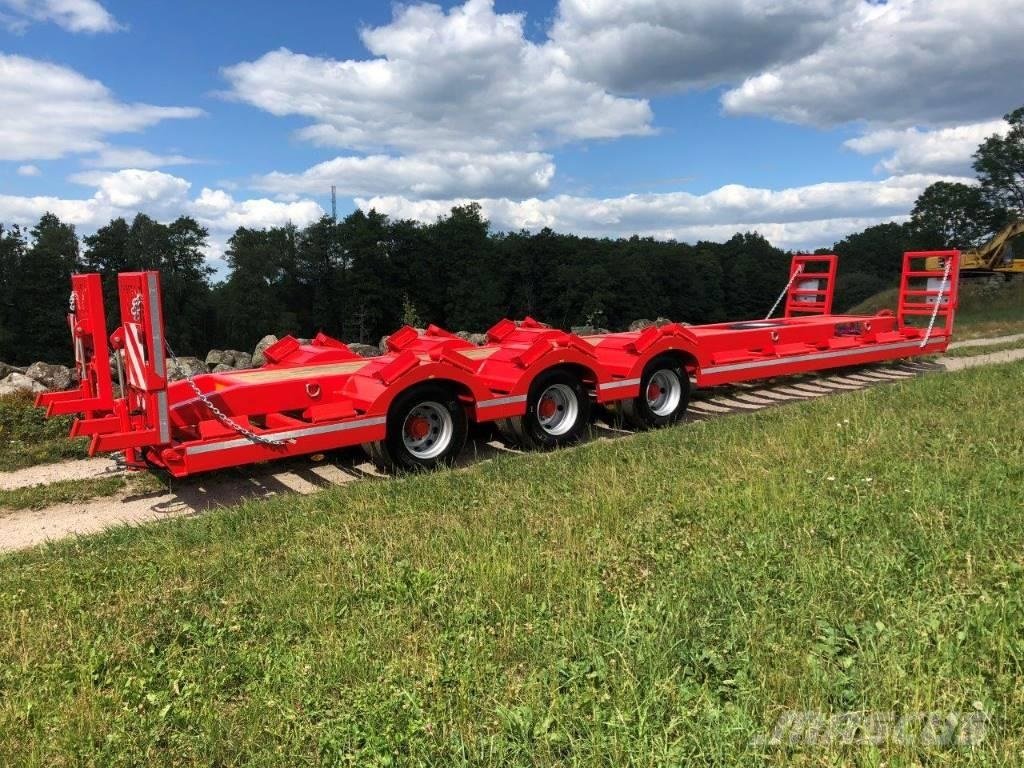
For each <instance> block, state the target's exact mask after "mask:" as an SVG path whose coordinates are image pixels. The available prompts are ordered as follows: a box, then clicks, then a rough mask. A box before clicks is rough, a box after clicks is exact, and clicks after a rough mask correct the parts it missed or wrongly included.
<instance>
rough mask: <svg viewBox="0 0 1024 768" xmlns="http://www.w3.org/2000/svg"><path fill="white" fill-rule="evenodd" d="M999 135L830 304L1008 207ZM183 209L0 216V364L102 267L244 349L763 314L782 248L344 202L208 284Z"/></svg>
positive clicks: (179, 329) (1021, 164) (204, 332)
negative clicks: (90, 219) (614, 235)
mask: <svg viewBox="0 0 1024 768" xmlns="http://www.w3.org/2000/svg"><path fill="white" fill-rule="evenodd" d="M1007 120H1008V121H1009V122H1010V124H1011V130H1010V132H1009V134H1008V135H1006V136H998V135H997V136H992V137H990V138H988V139H986V140H985V141H984V142H983V143H982V144H981V145H980V146H979V148H978V151H977V153H976V154H975V156H974V169H975V171H976V173H977V178H978V183H977V185H966V184H954V183H946V182H940V183H937V184H933V185H931V186H930V187H928V188H927V189H926V190H925V191H924V192H923V193H922V195H921V196H920V197H919V198H918V200H917V202H916V204H915V206H914V209H913V211H912V214H911V217H910V220H909V221H908V222H906V223H902V224H899V223H886V224H879V225H876V226H872V227H868V228H867V229H865V230H864V231H862V232H858V233H856V234H852V235H850V236H848V237H846V238H844V239H842V240H841V241H839V242H837V243H835V244H834V245H833V247H832V248H830V249H823V250H822V251H821V252H833V253H836V254H838V255H839V256H840V258H841V263H842V266H841V269H840V277H839V280H838V281H837V286H836V288H837V294H836V302H837V307H838V308H839V309H845V308H848V307H850V306H853V305H855V304H857V303H858V302H860V301H862V300H863V299H865V298H867V297H869V296H871V295H873V294H874V293H877V292H878V291H879V290H882V289H884V288H887V287H889V286H891V285H893V283H894V282H895V280H896V278H897V276H898V274H899V270H900V265H901V255H902V253H903V252H904V251H906V250H926V249H934V248H949V247H957V248H967V247H970V246H972V245H977V244H979V243H980V242H983V241H984V240H985V239H986V238H987V237H988V236H989V235H990V234H991V233H992V232H994V231H996V230H997V229H998V228H999V227H1001V226H1002V225H1003V224H1004V223H1005V222H1007V221H1008V220H1010V219H1011V218H1013V217H1019V216H1022V215H1024V107H1022V108H1021V109H1018V110H1016V111H1015V112H1013V113H1011V114H1010V115H1007ZM207 241H208V233H207V231H206V230H205V229H204V228H203V227H202V226H200V225H199V224H198V222H196V221H195V220H194V219H192V218H189V217H180V218H178V219H176V220H174V221H172V222H170V223H161V222H158V221H155V220H154V219H152V218H150V217H149V216H146V215H145V214H141V213H140V214H138V215H137V216H136V217H135V218H134V219H133V220H132V221H130V222H129V221H127V220H125V219H124V218H116V219H114V220H112V221H111V222H110V223H109V224H107V225H105V226H103V227H101V228H100V229H99V230H97V231H96V232H95V233H94V234H91V235H88V236H86V237H84V238H81V239H80V238H79V237H78V235H77V233H76V232H75V229H74V227H73V226H71V225H69V224H67V223H64V222H62V221H60V219H59V218H58V217H57V216H55V215H53V214H51V213H47V214H45V215H44V216H42V218H41V219H40V220H39V222H38V223H37V224H36V225H35V226H34V227H33V228H31V229H30V230H28V231H25V230H23V229H21V228H19V227H18V226H4V225H3V224H0V360H4V361H6V362H12V363H17V364H22V363H29V362H32V361H35V360H46V361H50V362H58V361H66V360H67V359H68V357H69V355H70V345H69V343H68V338H67V326H66V323H65V320H64V315H65V313H66V311H67V302H68V288H67V287H68V280H69V277H70V275H71V273H72V272H75V271H87V272H99V273H101V274H102V275H103V277H104V290H105V293H106V305H107V314H108V320H109V321H110V322H111V324H113V323H114V322H115V320H116V318H117V316H118V312H117V299H116V295H117V288H116V274H117V273H118V272H122V271H130V270H140V269H157V270H160V272H161V274H162V278H163V290H164V305H165V317H166V323H167V334H168V340H169V341H170V342H171V344H172V345H173V346H174V348H175V350H176V352H177V353H178V354H195V355H203V354H204V353H205V352H206V350H208V349H210V348H211V347H220V348H224V347H227V348H239V349H249V348H251V347H252V345H253V344H254V343H255V341H256V340H258V339H259V338H260V337H262V336H264V335H265V334H267V333H274V334H277V335H281V334H284V333H292V334H294V335H297V336H306V337H308V336H311V335H313V334H315V333H316V332H317V331H323V332H325V333H327V334H329V335H332V336H336V337H338V338H341V339H343V340H345V341H348V342H363V343H377V341H378V340H379V338H380V337H381V336H382V335H384V334H386V333H390V332H391V331H393V330H395V329H396V328H397V327H399V326H400V325H401V324H403V323H410V324H413V325H422V324H426V323H434V324H437V325H440V326H442V327H445V328H448V329H449V330H453V331H456V330H469V331H482V330H486V329H487V328H488V327H489V326H490V325H492V324H493V323H494V322H495V321H497V320H498V319H499V318H501V317H523V316H525V315H532V316H533V317H535V318H537V319H539V320H542V321H544V322H547V323H550V324H552V325H555V326H559V327H566V328H568V327H571V326H578V325H591V326H595V327H605V328H611V329H621V328H624V327H626V326H627V325H628V324H629V323H630V322H631V321H633V320H635V319H638V318H654V317H659V316H661V317H668V318H671V319H673V320H681V321H686V322H689V323H708V322H716V321H721V320H726V319H734V318H752V317H760V316H763V315H764V313H765V312H767V310H768V309H769V308H770V307H771V306H772V304H773V302H774V301H775V298H776V297H777V295H778V293H779V291H780V290H781V289H782V287H783V286H784V285H785V282H786V279H787V277H788V268H789V257H790V254H789V253H788V252H786V251H783V250H781V249H779V248H776V247H774V246H773V245H771V243H769V242H768V241H767V240H766V239H765V238H763V237H762V236H760V235H758V234H756V233H739V234H736V235H735V236H734V237H732V238H731V239H730V240H728V241H727V242H725V243H713V242H705V241H701V242H698V243H696V244H692V245H691V244H687V243H680V242H674V241H667V242H666V241H657V240H654V239H652V238H646V237H638V236H634V237H630V238H620V239H610V238H593V237H580V236H576V235H567V234H559V233H556V232H553V231H551V230H549V229H544V230H541V231H540V232H536V233H530V232H511V233H506V232H494V231H492V230H491V227H490V225H489V223H488V222H487V220H486V219H485V218H484V217H483V215H482V213H481V210H480V207H479V206H478V205H476V204H470V205H465V206H460V207H456V208H453V209H452V210H451V212H450V213H449V214H448V215H446V216H442V217H440V218H438V219H437V220H436V221H434V222H431V223H426V224H424V223H419V222H415V221H406V220H391V219H389V218H388V217H387V216H384V215H382V214H380V213H378V212H376V211H369V212H363V211H359V210H357V211H355V212H353V213H351V214H350V215H348V216H347V217H345V218H344V219H342V220H340V221H335V220H334V219H332V218H331V217H329V216H327V217H324V218H321V219H320V220H319V221H316V222H313V223H312V224H310V225H309V226H307V227H303V228H299V227H296V226H293V225H290V224H289V225H286V226H282V227H272V228H268V229H249V228H244V227H243V228H239V229H238V230H237V231H236V232H235V233H234V234H233V235H232V237H231V238H230V240H229V241H228V247H227V251H226V253H225V259H226V262H227V273H226V275H225V276H224V278H223V279H220V280H216V281H215V280H214V271H213V270H212V269H211V268H210V267H209V266H208V265H207V263H206V260H205V258H204V255H203V252H204V250H205V249H206V246H207Z"/></svg>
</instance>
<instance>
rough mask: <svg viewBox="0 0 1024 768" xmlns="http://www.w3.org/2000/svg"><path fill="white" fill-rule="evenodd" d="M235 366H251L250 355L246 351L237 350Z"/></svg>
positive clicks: (239, 367)
mask: <svg viewBox="0 0 1024 768" xmlns="http://www.w3.org/2000/svg"><path fill="white" fill-rule="evenodd" d="M235 368H237V369H238V370H242V369H243V368H252V355H250V354H249V353H248V352H239V353H237V354H236V355H235Z"/></svg>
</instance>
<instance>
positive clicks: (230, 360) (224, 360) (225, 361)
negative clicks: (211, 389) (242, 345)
mask: <svg viewBox="0 0 1024 768" xmlns="http://www.w3.org/2000/svg"><path fill="white" fill-rule="evenodd" d="M220 364H221V365H226V366H227V367H228V368H234V367H235V353H234V352H232V351H231V350H230V349H225V350H224V352H223V354H221V356H220Z"/></svg>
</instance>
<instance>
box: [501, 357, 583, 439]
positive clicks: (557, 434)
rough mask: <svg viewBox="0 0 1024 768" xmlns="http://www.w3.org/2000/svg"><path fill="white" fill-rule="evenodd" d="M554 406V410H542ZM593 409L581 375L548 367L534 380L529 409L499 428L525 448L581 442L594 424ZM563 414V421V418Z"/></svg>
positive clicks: (528, 398) (529, 398)
mask: <svg viewBox="0 0 1024 768" xmlns="http://www.w3.org/2000/svg"><path fill="white" fill-rule="evenodd" d="M542 398H544V401H545V402H543V403H542ZM552 403H554V406H552ZM552 407H553V408H554V410H553V411H551V412H550V413H548V414H546V415H544V414H542V410H544V409H547V408H552ZM590 411H591V404H590V393H589V392H588V391H587V388H586V387H585V386H584V384H583V382H582V381H581V380H580V378H579V377H578V376H576V375H575V374H573V373H570V372H569V371H566V370H563V369H557V368H556V369H554V370H549V371H544V372H543V373H541V374H540V375H539V376H537V378H535V379H534V380H533V383H532V384H531V385H530V392H529V395H528V396H527V399H526V413H525V414H524V415H523V416H515V417H513V418H510V419H503V420H502V422H503V423H502V424H500V425H499V429H500V430H501V432H502V434H504V435H505V436H506V438H508V437H511V438H512V440H511V442H514V443H517V444H518V445H520V446H521V447H523V448H528V449H537V450H542V451H549V450H551V449H553V448H559V447H561V446H563V445H572V444H574V443H578V442H579V441H580V438H582V437H583V434H584V432H585V431H586V429H587V426H588V425H589V424H590ZM573 412H575V417H574V416H573ZM560 418H561V419H563V421H559V419H560Z"/></svg>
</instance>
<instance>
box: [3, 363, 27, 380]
mask: <svg viewBox="0 0 1024 768" xmlns="http://www.w3.org/2000/svg"><path fill="white" fill-rule="evenodd" d="M24 372H25V369H24V368H19V367H18V366H16V365H8V364H7V363H0V379H6V378H7V377H8V376H10V375H11V374H12V373H24Z"/></svg>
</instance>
